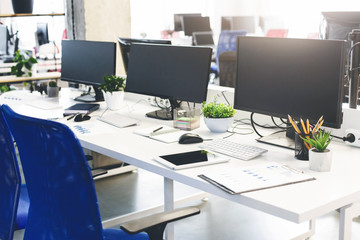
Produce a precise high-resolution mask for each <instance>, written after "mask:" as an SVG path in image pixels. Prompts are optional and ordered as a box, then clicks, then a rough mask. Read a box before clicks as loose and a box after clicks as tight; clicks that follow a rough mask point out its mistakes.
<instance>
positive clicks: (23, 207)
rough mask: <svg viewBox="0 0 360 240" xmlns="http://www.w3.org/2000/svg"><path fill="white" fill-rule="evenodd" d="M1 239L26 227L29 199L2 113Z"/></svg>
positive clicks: (0, 138) (0, 154) (0, 115)
mask: <svg viewBox="0 0 360 240" xmlns="http://www.w3.org/2000/svg"><path fill="white" fill-rule="evenodd" d="M0 156H1V159H0V239H3V240H11V239H12V238H13V234H14V230H16V229H23V228H25V225H26V220H27V214H28V209H29V197H28V194H27V188H26V186H25V185H21V176H20V171H19V167H18V163H17V158H16V153H15V148H14V142H13V139H12V137H11V134H10V132H9V129H8V127H7V125H6V122H5V120H4V118H3V116H2V114H1V112H0Z"/></svg>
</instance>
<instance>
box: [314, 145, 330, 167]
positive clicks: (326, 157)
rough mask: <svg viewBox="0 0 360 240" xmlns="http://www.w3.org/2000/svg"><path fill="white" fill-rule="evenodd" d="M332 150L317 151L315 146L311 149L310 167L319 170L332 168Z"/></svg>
mask: <svg viewBox="0 0 360 240" xmlns="http://www.w3.org/2000/svg"><path fill="white" fill-rule="evenodd" d="M331 163H332V152H331V151H330V150H329V149H326V150H325V151H324V152H317V151H316V150H315V149H314V148H312V149H310V150H309V165H310V169H311V170H314V171H318V172H329V171H330V170H331Z"/></svg>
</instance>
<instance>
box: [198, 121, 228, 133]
mask: <svg viewBox="0 0 360 240" xmlns="http://www.w3.org/2000/svg"><path fill="white" fill-rule="evenodd" d="M204 121H205V124H206V126H207V127H208V129H209V130H210V131H211V132H216V133H222V132H226V131H227V130H228V129H229V127H230V126H231V124H232V123H233V121H234V118H233V117H231V118H206V117H205V118H204Z"/></svg>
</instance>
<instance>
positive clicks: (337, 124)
mask: <svg viewBox="0 0 360 240" xmlns="http://www.w3.org/2000/svg"><path fill="white" fill-rule="evenodd" d="M242 38H262V37H248V36H247V37H244V36H239V37H238V39H237V45H238V49H239V45H240V44H241V39H242ZM262 39H273V40H275V39H276V38H262ZM278 39H279V40H280V41H281V40H290V41H291V40H307V41H337V42H342V50H341V51H342V53H343V54H342V56H341V58H342V59H341V61H342V63H343V64H342V66H343V67H342V69H341V70H340V76H339V80H340V79H341V80H340V81H339V86H338V92H337V96H338V100H337V106H336V109H337V110H336V116H337V117H336V122H328V121H327V119H324V120H325V121H324V123H323V126H327V127H331V128H340V127H341V124H342V117H343V114H342V99H343V87H344V84H343V78H344V73H345V58H346V57H345V49H346V41H338V40H321V39H295V38H293V39H290V38H278ZM237 56H238V59H237V62H238V64H239V62H240V61H239V58H240V57H241V56H240V54H237ZM274 61H276V58H274ZM239 71H241V70H240V69H239V66H237V73H236V76H237V77H236V84H235V96H234V108H236V109H239V110H244V111H248V112H253V113H259V114H264V115H268V116H273V117H279V118H283V119H287V117H288V115H287V114H288V113H274V112H269V111H266V110H263V109H254V108H249V107H245V106H242V105H241V104H239V103H238V99H237V98H238V95H237V94H236V88H237V87H239V86H238V81H239V80H238V75H239ZM294 117H296V118H300V117H304V116H294ZM309 120H312V121H313V122H314V121H315V122H316V120H317V119H309Z"/></svg>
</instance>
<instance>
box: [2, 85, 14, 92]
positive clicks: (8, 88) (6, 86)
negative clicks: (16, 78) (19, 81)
mask: <svg viewBox="0 0 360 240" xmlns="http://www.w3.org/2000/svg"><path fill="white" fill-rule="evenodd" d="M11 90H12V89H10V87H9V85H8V84H6V83H2V84H0V92H2V93H4V92H8V91H11Z"/></svg>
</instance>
